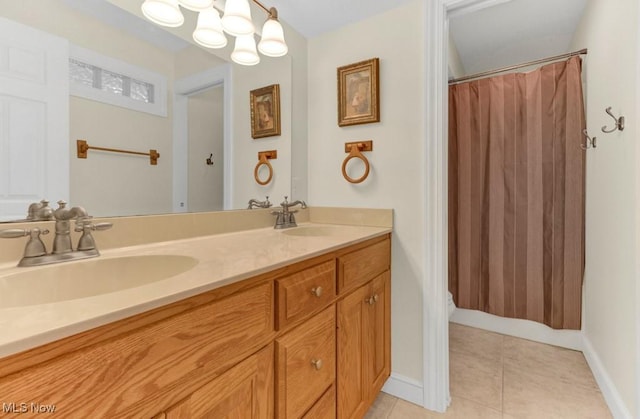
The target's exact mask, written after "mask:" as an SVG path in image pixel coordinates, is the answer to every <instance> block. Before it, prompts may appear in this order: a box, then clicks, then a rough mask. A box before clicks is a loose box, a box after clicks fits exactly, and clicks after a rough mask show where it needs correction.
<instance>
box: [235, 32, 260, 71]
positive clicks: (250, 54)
mask: <svg viewBox="0 0 640 419" xmlns="http://www.w3.org/2000/svg"><path fill="white" fill-rule="evenodd" d="M231 59H232V60H233V62H235V63H238V64H242V65H256V64H258V63H259V62H260V57H259V56H258V51H256V40H255V39H254V38H253V35H242V36H238V37H236V45H235V48H234V49H233V52H232V53H231Z"/></svg>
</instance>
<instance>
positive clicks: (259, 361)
mask: <svg viewBox="0 0 640 419" xmlns="http://www.w3.org/2000/svg"><path fill="white" fill-rule="evenodd" d="M178 418H181V419H182V418H184V419H191V418H212V419H214V418H216V419H217V418H227V419H248V418H251V419H267V418H269V419H270V418H273V345H269V346H267V347H266V348H264V349H262V350H261V351H260V352H258V353H256V354H255V355H252V356H250V357H249V358H247V359H245V360H244V361H242V362H240V363H239V364H238V365H236V366H234V367H233V368H231V369H230V370H228V371H227V372H225V373H223V374H222V375H221V376H219V377H218V378H216V379H215V380H213V381H211V382H210V383H208V384H205V385H204V386H203V387H201V388H200V389H198V390H196V391H195V392H194V393H192V394H191V395H190V396H189V397H187V398H186V399H185V400H183V401H182V402H180V403H178V404H177V405H175V406H173V407H172V408H171V409H169V410H168V411H167V412H166V419H178Z"/></svg>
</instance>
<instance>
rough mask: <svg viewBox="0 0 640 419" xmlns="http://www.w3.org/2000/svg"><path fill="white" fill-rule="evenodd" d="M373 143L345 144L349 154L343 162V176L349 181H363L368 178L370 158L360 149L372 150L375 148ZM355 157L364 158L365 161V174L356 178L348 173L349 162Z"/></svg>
mask: <svg viewBox="0 0 640 419" xmlns="http://www.w3.org/2000/svg"><path fill="white" fill-rule="evenodd" d="M372 144H373V142H372V141H365V142H355V143H346V144H345V149H348V150H349V155H348V156H347V158H346V159H344V161H343V162H342V176H344V178H345V179H346V180H347V182H349V183H361V182H363V181H364V180H365V179H366V178H367V176H369V170H370V166H369V160H367V158H366V157H365V156H364V154H362V153H361V152H360V150H367V151H369V150H372V149H373V147H372ZM355 158H358V159H360V160H362V162H363V163H364V174H363V175H362V176H360V177H359V178H356V179H354V178H352V177H350V176H349V175H348V174H347V163H349V160H351V159H355Z"/></svg>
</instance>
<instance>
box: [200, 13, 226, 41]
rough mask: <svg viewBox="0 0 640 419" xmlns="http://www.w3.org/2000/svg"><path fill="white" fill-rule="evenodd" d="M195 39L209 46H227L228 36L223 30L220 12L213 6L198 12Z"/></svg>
mask: <svg viewBox="0 0 640 419" xmlns="http://www.w3.org/2000/svg"><path fill="white" fill-rule="evenodd" d="M193 40H194V41H196V42H197V43H198V44H200V45H202V46H203V47H207V48H223V47H225V46H227V37H226V36H224V32H222V23H221V22H220V14H219V13H218V11H217V10H215V9H214V8H213V7H211V8H209V9H206V10H203V11H202V12H200V14H198V25H197V26H196V30H195V31H193Z"/></svg>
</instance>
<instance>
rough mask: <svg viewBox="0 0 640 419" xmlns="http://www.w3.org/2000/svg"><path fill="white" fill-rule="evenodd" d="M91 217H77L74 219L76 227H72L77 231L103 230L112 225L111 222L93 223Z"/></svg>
mask: <svg viewBox="0 0 640 419" xmlns="http://www.w3.org/2000/svg"><path fill="white" fill-rule="evenodd" d="M92 218H93V217H90V216H88V217H82V218H78V219H77V220H76V228H75V229H74V230H75V231H77V232H79V233H80V232H85V233H86V232H89V231H103V230H109V229H110V228H111V227H113V223H107V222H104V223H97V224H93V223H92V222H91V219H92Z"/></svg>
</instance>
